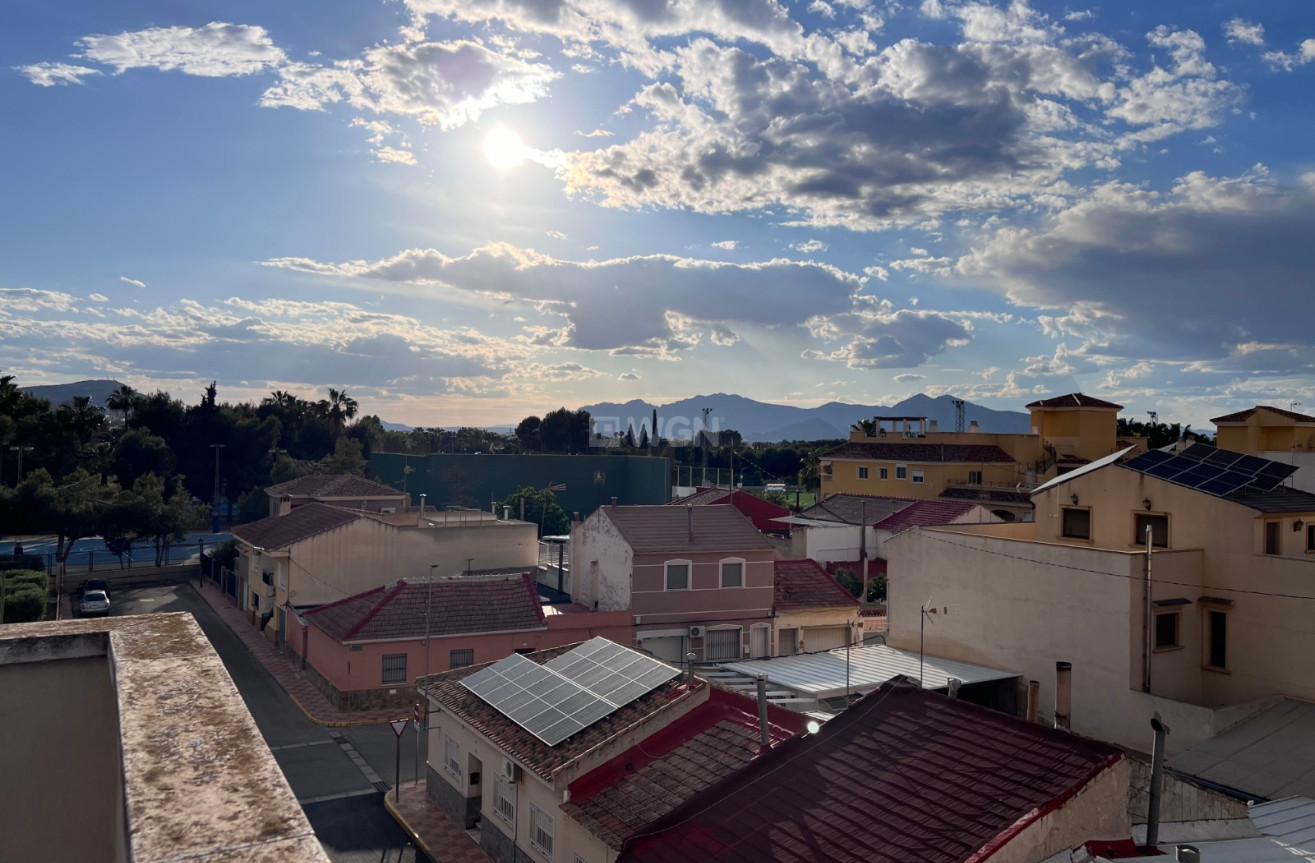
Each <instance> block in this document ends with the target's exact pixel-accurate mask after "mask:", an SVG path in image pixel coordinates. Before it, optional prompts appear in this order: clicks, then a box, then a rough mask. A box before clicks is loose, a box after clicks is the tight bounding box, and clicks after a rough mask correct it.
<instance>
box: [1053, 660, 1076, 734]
mask: <svg viewBox="0 0 1315 863" xmlns="http://www.w3.org/2000/svg"><path fill="white" fill-rule="evenodd" d="M1072 710H1073V663H1071V662H1056V663H1055V727H1056V728H1069V727H1070V722H1071V721H1072Z"/></svg>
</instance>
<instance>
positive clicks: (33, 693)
mask: <svg viewBox="0 0 1315 863" xmlns="http://www.w3.org/2000/svg"><path fill="white" fill-rule="evenodd" d="M0 716H2V717H4V721H3V722H2V723H0V776H4V777H6V781H5V782H3V783H0V860H80V861H91V863H96V861H115V863H119V861H123V863H127V861H133V863H164V861H176V860H184V859H186V860H188V861H196V863H220V861H237V860H242V861H254V863H264V861H271V863H272V861H292V863H327V861H328V858H327V857H326V856H325V854H324V850H323V848H322V847H321V846H320V843H319V841H318V840H317V839H316V838H315V834H314V831H313V830H312V829H311V826H310V822H308V821H307V820H306V816H305V814H304V813H303V812H302V810H301V807H300V806H299V805H298V804H297V799H296V797H295V796H294V795H293V793H292V789H291V788H289V787H288V784H287V781H286V780H285V779H284V778H283V773H282V772H281V771H280V770H279V767H278V765H277V764H276V763H275V761H274V757H273V755H272V754H271V753H270V751H269V748H268V747H267V746H266V745H265V743H264V740H263V739H262V738H261V735H260V731H259V730H258V729H257V728H256V723H255V721H254V720H253V719H252V718H251V714H250V713H249V712H248V711H247V708H246V705H245V703H244V702H243V701H242V698H241V696H240V695H239V694H238V691H237V688H236V687H235V686H234V685H233V681H232V679H231V678H230V677H229V676H228V671H227V670H226V669H225V668H224V666H223V663H222V662H221V661H220V659H219V656H218V655H217V654H216V653H215V652H214V649H213V648H212V647H211V645H210V642H209V641H208V640H207V639H206V637H205V635H204V634H203V633H202V632H201V628H200V627H199V626H198V625H197V623H196V621H195V620H194V619H193V618H192V616H191V615H189V614H152V615H142V616H137V617H112V618H107V619H104V620H71V621H60V622H46V623H28V624H10V625H6V626H3V627H0ZM15 778H17V779H15Z"/></svg>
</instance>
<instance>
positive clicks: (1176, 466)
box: [1142, 458, 1195, 479]
mask: <svg viewBox="0 0 1315 863" xmlns="http://www.w3.org/2000/svg"><path fill="white" fill-rule="evenodd" d="M1193 464H1195V462H1191V461H1188V460H1187V459H1179V458H1171V459H1169V460H1168V461H1166V462H1161V463H1160V464H1157V465H1151V466H1150V467H1149V468H1147V469H1146V470H1144V471H1142V473H1148V474H1150V475H1151V476H1158V477H1159V478H1160V479H1171V478H1173V477H1176V476H1177V475H1178V474H1180V473H1182V472H1183V471H1185V470H1187V469H1188V468H1190V467H1192V465H1193Z"/></svg>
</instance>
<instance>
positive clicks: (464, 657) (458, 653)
mask: <svg viewBox="0 0 1315 863" xmlns="http://www.w3.org/2000/svg"><path fill="white" fill-rule="evenodd" d="M474 664H475V650H474V648H466V649H465V650H449V651H448V654H447V667H448V668H465V667H466V666H467V665H474Z"/></svg>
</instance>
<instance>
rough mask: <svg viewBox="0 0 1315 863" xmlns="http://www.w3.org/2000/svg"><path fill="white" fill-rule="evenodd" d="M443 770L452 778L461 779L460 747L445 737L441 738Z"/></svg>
mask: <svg viewBox="0 0 1315 863" xmlns="http://www.w3.org/2000/svg"><path fill="white" fill-rule="evenodd" d="M443 769H444V770H445V771H446V772H447V773H448V774H449V775H451V776H452V777H453V778H458V779H459V778H460V777H461V747H460V746H459V745H458V744H457V742H456V741H455V740H453V739H452V738H451V737H448V736H447V735H444V736H443Z"/></svg>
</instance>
